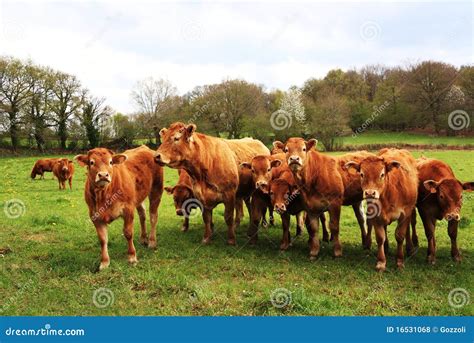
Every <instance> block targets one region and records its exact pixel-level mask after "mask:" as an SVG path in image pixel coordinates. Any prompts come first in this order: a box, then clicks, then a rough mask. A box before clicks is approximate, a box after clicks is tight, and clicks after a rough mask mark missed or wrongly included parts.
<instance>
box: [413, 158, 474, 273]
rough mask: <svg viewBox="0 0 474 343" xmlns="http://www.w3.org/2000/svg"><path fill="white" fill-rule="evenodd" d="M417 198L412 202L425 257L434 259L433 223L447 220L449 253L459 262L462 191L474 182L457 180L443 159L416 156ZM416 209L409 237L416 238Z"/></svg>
mask: <svg viewBox="0 0 474 343" xmlns="http://www.w3.org/2000/svg"><path fill="white" fill-rule="evenodd" d="M417 169H418V180H419V185H418V201H417V203H416V206H417V208H418V213H419V214H420V217H421V220H422V221H423V226H424V228H425V234H426V239H427V240H428V253H427V260H428V262H429V263H431V264H434V263H435V261H436V241H435V227H436V221H437V220H442V219H446V220H447V221H448V235H449V237H450V238H451V256H452V258H453V259H454V260H455V261H457V262H459V261H461V254H460V253H459V249H458V246H457V235H458V224H459V220H460V219H461V213H460V212H461V207H462V192H463V190H465V191H471V190H473V189H474V182H465V183H461V182H460V181H458V180H457V179H456V177H455V176H454V172H453V170H452V169H451V168H450V167H449V166H448V165H447V164H446V163H444V162H442V161H440V160H435V159H431V158H419V159H418V160H417ZM415 226H416V213H415V211H413V216H412V227H413V236H414V237H413V240H414V241H417V240H418V239H417V238H416V230H415Z"/></svg>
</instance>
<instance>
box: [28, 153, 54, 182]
mask: <svg viewBox="0 0 474 343" xmlns="http://www.w3.org/2000/svg"><path fill="white" fill-rule="evenodd" d="M57 161H59V158H44V159H41V160H38V161H36V163H35V165H34V166H33V169H32V170H31V178H32V179H34V178H35V177H36V175H40V178H41V179H43V180H44V173H45V172H52V171H53V166H54V164H55V163H56V162H57Z"/></svg>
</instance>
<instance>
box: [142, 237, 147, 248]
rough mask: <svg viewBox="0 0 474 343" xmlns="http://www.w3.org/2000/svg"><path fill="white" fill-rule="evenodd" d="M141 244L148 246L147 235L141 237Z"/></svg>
mask: <svg viewBox="0 0 474 343" xmlns="http://www.w3.org/2000/svg"><path fill="white" fill-rule="evenodd" d="M140 244H142V245H144V246H148V238H147V237H140Z"/></svg>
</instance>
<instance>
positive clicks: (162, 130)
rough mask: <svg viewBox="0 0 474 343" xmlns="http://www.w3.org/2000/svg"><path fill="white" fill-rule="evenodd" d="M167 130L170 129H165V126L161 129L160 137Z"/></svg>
mask: <svg viewBox="0 0 474 343" xmlns="http://www.w3.org/2000/svg"><path fill="white" fill-rule="evenodd" d="M166 131H168V129H165V128H163V129H161V130H160V137H163V136H164V134H165V133H166Z"/></svg>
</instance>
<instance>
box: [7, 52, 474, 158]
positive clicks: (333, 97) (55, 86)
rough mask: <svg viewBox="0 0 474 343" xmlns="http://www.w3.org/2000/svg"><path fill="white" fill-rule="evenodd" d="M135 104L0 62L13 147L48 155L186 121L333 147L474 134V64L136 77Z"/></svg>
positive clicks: (220, 132)
mask: <svg viewBox="0 0 474 343" xmlns="http://www.w3.org/2000/svg"><path fill="white" fill-rule="evenodd" d="M282 72H285V71H282ZM130 100H131V101H132V102H133V104H134V106H135V108H136V111H135V112H134V113H129V114H122V113H117V112H115V111H113V110H112V108H111V107H109V106H106V105H105V99H104V98H101V97H95V96H93V95H91V94H90V92H89V91H88V90H87V89H86V88H84V87H83V86H82V85H81V83H80V81H79V80H78V79H77V78H76V77H75V76H73V75H69V74H66V73H63V72H60V71H56V70H53V69H51V68H49V67H43V66H38V65H34V64H33V63H32V62H31V61H21V60H18V59H15V58H12V57H2V58H0V130H1V131H2V133H3V134H4V135H8V136H9V138H10V144H11V146H12V147H13V148H14V149H15V148H17V147H18V146H19V144H20V142H19V139H20V137H28V138H29V139H32V140H34V142H35V144H36V146H37V148H38V149H39V150H41V151H42V150H44V146H45V137H53V138H54V139H57V141H58V142H59V146H60V147H61V148H62V149H67V148H69V149H76V148H90V147H95V146H98V145H102V144H110V145H117V146H120V147H128V146H132V145H133V142H134V140H137V139H145V140H148V141H149V142H156V143H158V142H159V135H158V132H159V130H160V128H162V127H164V126H167V125H169V124H170V123H172V122H174V121H178V120H179V121H184V122H194V123H196V124H198V126H199V130H200V131H202V132H206V133H209V134H212V135H216V136H221V137H227V138H239V137H242V136H253V137H255V138H258V139H261V140H262V141H263V142H265V143H267V144H269V143H270V142H271V141H273V140H275V139H279V140H285V139H286V138H288V137H290V136H303V137H310V136H314V137H317V138H318V139H319V140H320V141H321V142H322V143H323V145H324V146H325V148H326V149H327V150H333V149H335V148H337V142H338V141H339V137H344V136H351V135H352V136H354V135H357V134H360V133H362V132H364V131H365V130H372V129H378V130H391V131H404V130H424V131H428V132H430V133H433V134H437V135H441V134H445V135H457V134H471V133H472V128H471V127H470V126H469V121H470V116H471V114H472V112H473V110H474V67H473V66H461V67H459V68H457V67H455V66H453V65H450V64H447V63H443V62H437V61H422V62H418V63H414V64H411V65H408V66H404V67H401V66H396V67H386V66H383V65H368V66H365V67H363V68H361V69H358V70H356V69H353V70H348V71H343V70H341V69H335V70H330V71H329V72H328V73H327V74H326V76H325V77H322V78H310V79H308V80H307V81H306V82H305V83H304V84H303V85H302V86H301V87H296V86H294V87H291V88H290V89H288V90H279V89H272V90H267V89H265V87H264V86H263V85H259V84H255V83H251V82H248V81H245V80H241V79H227V80H224V81H222V82H220V83H218V84H211V85H203V86H198V87H195V88H194V89H192V90H191V91H189V92H188V93H186V94H184V95H179V94H178V91H177V89H176V87H175V86H174V85H173V84H172V83H171V82H170V81H168V80H165V79H159V78H158V79H155V78H151V77H150V78H147V79H144V80H141V81H139V82H137V83H136V85H135V86H134V87H133V89H132V91H131V94H130ZM453 111H462V112H463V113H465V115H467V117H465V118H463V119H465V120H466V121H467V124H466V125H464V126H461V127H460V126H459V125H458V126H453V125H450V124H451V123H450V118H449V115H450V113H452V112H453Z"/></svg>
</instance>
